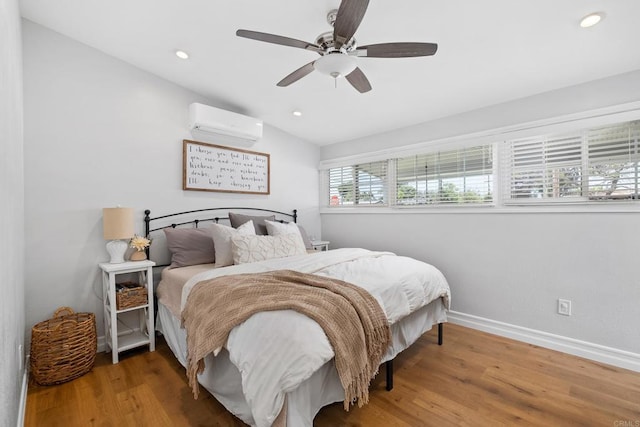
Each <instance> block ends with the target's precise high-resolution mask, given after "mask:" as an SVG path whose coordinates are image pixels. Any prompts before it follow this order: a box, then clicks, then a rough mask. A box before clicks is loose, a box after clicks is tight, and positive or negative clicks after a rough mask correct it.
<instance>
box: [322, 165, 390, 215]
mask: <svg viewBox="0 0 640 427" xmlns="http://www.w3.org/2000/svg"><path fill="white" fill-rule="evenodd" d="M387 182H388V181H387V161H386V160H384V161H380V162H371V163H363V164H359V165H353V166H343V167H338V168H332V169H329V206H386V205H387V194H388V183H387Z"/></svg>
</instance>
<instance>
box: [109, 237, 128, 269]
mask: <svg viewBox="0 0 640 427" xmlns="http://www.w3.org/2000/svg"><path fill="white" fill-rule="evenodd" d="M128 247H129V244H128V243H127V242H125V241H124V240H111V241H110V242H108V243H107V252H109V255H110V256H111V260H110V261H109V262H110V263H111V264H120V263H123V262H124V253H125V252H126V251H127V248H128Z"/></svg>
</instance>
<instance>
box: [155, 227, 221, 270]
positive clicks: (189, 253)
mask: <svg viewBox="0 0 640 427" xmlns="http://www.w3.org/2000/svg"><path fill="white" fill-rule="evenodd" d="M164 234H165V235H166V236H167V247H168V248H169V251H170V252H171V267H172V268H173V267H187V266H189V265H196V264H209V263H212V262H214V261H215V257H216V253H215V250H214V247H213V234H212V233H211V228H208V227H207V228H172V227H169V228H165V229H164Z"/></svg>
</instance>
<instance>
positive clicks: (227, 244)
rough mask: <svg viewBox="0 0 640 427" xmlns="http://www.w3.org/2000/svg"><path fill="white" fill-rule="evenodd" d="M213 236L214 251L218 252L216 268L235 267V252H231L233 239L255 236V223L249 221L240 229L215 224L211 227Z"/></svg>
mask: <svg viewBox="0 0 640 427" xmlns="http://www.w3.org/2000/svg"><path fill="white" fill-rule="evenodd" d="M211 234H212V235H213V249H214V251H215V252H216V260H215V264H214V265H215V266H216V267H226V266H228V265H233V252H232V251H231V238H232V237H233V236H237V235H255V234H256V229H255V227H254V226H253V221H247V222H245V223H244V224H242V225H241V226H240V227H238V228H232V227H229V226H228V225H222V224H213V225H212V226H211Z"/></svg>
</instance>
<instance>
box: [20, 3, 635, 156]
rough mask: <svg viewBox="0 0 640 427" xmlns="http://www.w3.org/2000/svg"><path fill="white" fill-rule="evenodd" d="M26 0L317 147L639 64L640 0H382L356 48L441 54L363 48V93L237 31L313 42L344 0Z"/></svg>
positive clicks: (111, 49)
mask: <svg viewBox="0 0 640 427" xmlns="http://www.w3.org/2000/svg"><path fill="white" fill-rule="evenodd" d="M345 1H348V0H345ZM20 4H21V10H22V15H23V17H25V18H27V19H29V20H31V21H34V22H36V23H39V24H41V25H44V26H46V27H48V28H51V29H53V30H55V31H57V32H59V33H62V34H64V35H66V36H69V37H71V38H73V39H76V40H78V41H80V42H82V43H84V44H87V45H89V46H92V47H94V48H96V49H98V50H101V51H103V52H105V53H107V54H109V55H112V56H114V57H116V58H119V59H121V60H123V61H126V62H129V63H131V64H133V65H135V66H137V67H139V68H141V69H144V70H147V71H149V72H151V73H153V74H156V75H158V76H160V77H163V78H165V79H167V80H169V81H172V82H175V83H177V84H179V85H181V86H183V87H185V88H188V89H191V90H193V91H194V92H197V93H199V94H201V95H203V96H205V97H207V98H208V99H210V100H211V103H212V105H214V106H217V107H221V108H225V109H228V110H231V111H235V112H239V113H243V114H247V115H250V116H253V117H258V118H261V119H263V120H264V121H265V122H266V123H269V124H271V125H273V126H276V127H278V128H280V129H282V130H284V131H286V132H288V133H291V134H293V135H296V136H299V137H301V138H304V139H306V140H308V141H311V142H314V143H317V144H320V145H323V144H330V143H334V142H342V141H347V140H351V139H355V138H360V137H364V136H366V135H369V134H375V133H380V132H385V131H389V130H392V129H396V128H401V127H405V126H409V125H413V124H417V123H422V122H426V121H430V120H434V119H437V118H440V117H445V116H449V115H452V114H457V113H461V112H464V111H469V110H473V109H477V108H481V107H485V106H489V105H493V104H497V103H501V102H506V101H510V100H513V99H517V98H522V97H526V96H529V95H533V94H538V93H542V92H546V91H550V90H554V89H558V88H562V87H566V86H571V85H574V84H579V83H584V82H587V81H590V80H595V79H599V78H603V77H608V76H612V75H615V74H621V73H624V72H628V71H632V70H637V69H640V47H639V45H638V40H640V25H639V24H638V17H639V16H640V1H638V0H608V1H605V0H563V1H558V0H535V1H534V0H529V1H514V0H483V1H472V0H446V1H435V0H398V1H394V2H391V1H375V0H373V1H371V2H370V4H369V7H368V10H367V12H366V14H365V16H364V19H363V20H362V23H361V25H360V27H359V28H358V30H357V32H356V35H355V38H356V40H357V44H358V45H369V44H376V43H383V42H405V41H421V42H435V43H437V44H438V52H437V53H436V55H435V56H430V57H419V58H357V62H358V66H359V68H360V69H361V70H362V71H363V72H364V73H365V74H366V76H367V77H368V79H369V82H370V83H371V86H372V87H373V89H372V90H371V91H370V92H367V93H365V94H360V93H358V92H357V91H356V90H354V88H353V87H352V86H351V85H349V84H348V82H347V81H345V79H343V78H340V79H337V80H334V79H333V78H331V77H329V76H327V75H323V74H320V73H318V72H312V73H311V74H309V75H308V76H306V77H304V78H303V79H301V80H299V81H297V82H295V83H293V84H292V85H290V86H288V87H285V88H282V87H277V86H276V83H277V82H278V81H280V80H281V79H282V78H284V77H285V76H286V75H288V74H289V73H291V72H292V71H294V70H295V69H297V68H299V67H301V66H303V65H304V64H307V63H309V62H310V61H313V60H314V59H317V58H318V55H317V54H316V53H314V52H311V51H306V50H303V49H296V48H292V47H285V46H279V45H275V44H270V43H263V42H259V41H254V40H249V39H246V38H240V37H237V36H236V35H235V33H236V30H237V29H249V30H255V31H261V32H267V33H273V34H278V35H283V36H287V37H291V38H295V39H299V40H304V41H308V42H315V41H316V38H317V36H318V35H320V34H321V33H324V32H327V31H330V30H331V27H330V25H329V24H328V23H327V19H326V16H327V13H328V12H329V11H330V10H332V9H337V8H338V6H339V4H340V1H339V0H315V1H291V0H271V1H260V0H233V1H220V0H180V1H176V0H135V1H131V0H110V1H98V0H56V1H42V0H21V3H20ZM597 11H600V12H604V13H605V18H604V19H603V20H602V22H601V23H600V24H598V25H596V26H594V27H592V28H587V29H583V28H581V27H580V26H579V21H580V19H581V18H582V17H583V16H585V15H587V14H589V13H591V12H597ZM176 50H183V51H185V52H187V53H188V54H189V55H190V58H189V59H188V60H181V59H179V58H177V57H176V55H175V51H176ZM296 110H297V111H301V112H302V116H300V117H296V116H294V115H292V112H293V111H296Z"/></svg>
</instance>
